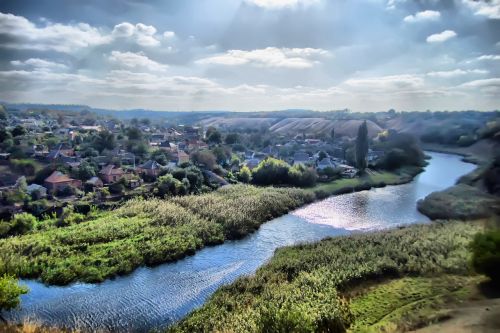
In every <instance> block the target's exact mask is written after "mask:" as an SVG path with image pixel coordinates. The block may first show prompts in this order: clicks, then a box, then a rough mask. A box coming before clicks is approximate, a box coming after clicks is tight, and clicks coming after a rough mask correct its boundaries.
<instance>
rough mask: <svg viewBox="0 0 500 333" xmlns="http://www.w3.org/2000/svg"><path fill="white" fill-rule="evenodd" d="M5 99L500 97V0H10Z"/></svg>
mask: <svg viewBox="0 0 500 333" xmlns="http://www.w3.org/2000/svg"><path fill="white" fill-rule="evenodd" d="M0 100H4V101H8V102H32V103H57V104H87V105H91V106H94V107H104V108H113V109H131V108H147V109H155V110H236V111H248V110H277V109H286V108H307V109H314V110H333V109H343V108H349V109H352V110H355V111H379V110H387V109H389V108H395V109H397V110H427V109H431V110H464V109H478V110H491V109H500V0H491V1H470V0H441V1H439V0H356V1H352V0H163V1H160V0H151V1H140V0H108V1H102V0H86V1H78V0H24V1H19V0H13V1H10V0H2V1H0Z"/></svg>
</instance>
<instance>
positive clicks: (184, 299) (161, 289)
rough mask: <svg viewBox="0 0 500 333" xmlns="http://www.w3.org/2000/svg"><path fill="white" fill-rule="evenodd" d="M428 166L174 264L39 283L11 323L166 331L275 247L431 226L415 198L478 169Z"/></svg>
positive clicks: (451, 158)
mask: <svg viewBox="0 0 500 333" xmlns="http://www.w3.org/2000/svg"><path fill="white" fill-rule="evenodd" d="M427 154H428V155H430V156H431V157H432V158H431V160H430V163H429V165H428V166H427V167H426V169H425V171H424V172H423V173H421V174H420V175H418V176H417V177H416V178H415V179H414V180H413V181H412V182H411V183H408V184H404V185H398V186H387V187H384V188H377V189H372V190H368V191H362V192H357V193H350V194H345V195H340V196H335V197H330V198H327V199H325V200H322V201H319V202H316V203H312V204H310V205H308V206H305V207H303V208H300V209H298V210H295V211H293V212H291V213H289V214H287V215H285V216H282V217H280V218H277V219H274V220H272V221H270V222H268V223H265V224H264V225H262V226H261V228H260V229H259V230H258V231H256V232H255V233H253V234H252V235H249V236H247V237H246V238H244V239H242V240H238V241H228V242H226V243H224V244H221V245H217V246H213V247H208V248H205V249H202V250H201V251H199V252H197V253H196V254H195V255H193V256H191V257H188V258H185V259H183V260H180V261H178V262H175V263H170V264H163V265H160V266H157V267H154V268H146V267H142V268H139V269H137V270H135V271H134V272H133V273H131V274H130V275H127V276H124V277H118V278H115V279H112V280H107V281H105V282H103V283H100V284H85V283H75V284H71V285H69V286H65V287H53V286H52V287H49V286H45V285H44V284H42V283H39V282H37V281H33V280H24V281H22V283H24V284H26V285H27V286H28V287H29V288H30V292H29V293H28V294H27V295H24V296H22V303H21V309H20V310H16V311H12V312H10V313H6V314H5V317H6V318H7V319H9V320H12V321H19V320H23V319H24V318H31V319H34V320H36V321H38V322H41V323H47V324H50V325H58V326H66V327H71V328H82V329H85V330H97V329H99V330H111V331H120V332H121V331H134V332H136V331H138V332H142V331H149V330H151V329H153V328H162V327H165V326H168V325H169V324H171V323H172V322H174V321H176V320H178V319H180V318H182V317H183V316H185V315H186V314H188V313H189V312H190V311H192V310H193V309H195V308H197V307H199V306H201V305H202V304H203V303H204V302H205V301H206V300H207V298H208V297H209V296H210V295H211V294H212V293H213V292H214V291H215V290H216V289H217V288H218V287H220V286H221V285H223V284H228V283H230V282H232V281H234V280H235V279H236V278H238V277H239V276H241V275H245V274H251V273H253V272H255V270H256V269H257V268H258V267H260V266H261V265H262V264H264V263H265V262H266V261H267V260H268V259H269V258H270V257H271V256H272V255H273V252H274V250H275V249H276V248H278V247H282V246H285V245H292V244H297V243H303V242H311V241H317V240H320V239H322V238H325V237H327V236H338V235H345V234H349V233H352V232H363V231H371V230H379V229H384V228H390V227H394V226H397V225H404V224H411V223H419V222H420V223H425V222H427V221H428V218H427V217H425V216H424V215H422V214H420V213H419V212H418V211H417V210H416V202H417V201H418V200H419V199H421V198H423V197H425V196H426V195H427V194H429V193H431V192H434V191H438V190H442V189H445V188H447V187H449V186H452V185H453V184H454V183H455V182H456V180H457V179H458V178H459V177H460V176H461V175H464V174H466V173H468V172H470V171H472V170H473V169H474V168H475V166H474V165H472V164H469V163H465V162H462V161H461V158H460V157H459V156H455V155H447V154H440V153H431V152H428V153H427Z"/></svg>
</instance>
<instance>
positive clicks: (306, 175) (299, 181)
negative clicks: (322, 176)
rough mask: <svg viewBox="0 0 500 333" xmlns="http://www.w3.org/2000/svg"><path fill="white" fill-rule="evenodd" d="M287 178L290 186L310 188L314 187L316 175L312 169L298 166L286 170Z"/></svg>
mask: <svg viewBox="0 0 500 333" xmlns="http://www.w3.org/2000/svg"><path fill="white" fill-rule="evenodd" d="M288 178H289V182H290V184H292V185H295V186H298V187H311V186H314V185H316V181H317V180H318V174H317V173H316V171H315V170H314V169H312V168H308V167H306V166H304V165H302V164H298V165H294V166H293V167H291V168H290V170H288Z"/></svg>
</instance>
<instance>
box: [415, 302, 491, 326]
mask: <svg viewBox="0 0 500 333" xmlns="http://www.w3.org/2000/svg"><path fill="white" fill-rule="evenodd" d="M448 311H449V312H447V314H448V315H449V319H447V320H445V321H442V322H440V323H436V324H433V325H431V326H427V327H424V328H421V329H418V330H415V331H411V332H414V333H435V332H440V333H498V332H500V298H494V299H486V300H477V301H468V302H466V303H463V304H461V305H459V307H456V308H452V309H448Z"/></svg>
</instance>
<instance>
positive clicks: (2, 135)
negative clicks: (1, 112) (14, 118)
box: [0, 127, 12, 142]
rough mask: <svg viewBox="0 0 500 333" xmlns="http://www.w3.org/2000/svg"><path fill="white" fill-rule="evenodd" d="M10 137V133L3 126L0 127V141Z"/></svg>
mask: <svg viewBox="0 0 500 333" xmlns="http://www.w3.org/2000/svg"><path fill="white" fill-rule="evenodd" d="M8 139H12V134H10V132H9V131H7V130H6V129H5V127H0V142H4V141H5V140H8Z"/></svg>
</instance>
